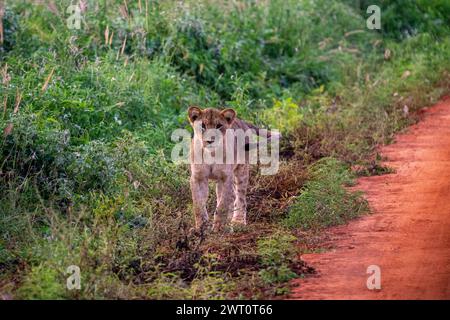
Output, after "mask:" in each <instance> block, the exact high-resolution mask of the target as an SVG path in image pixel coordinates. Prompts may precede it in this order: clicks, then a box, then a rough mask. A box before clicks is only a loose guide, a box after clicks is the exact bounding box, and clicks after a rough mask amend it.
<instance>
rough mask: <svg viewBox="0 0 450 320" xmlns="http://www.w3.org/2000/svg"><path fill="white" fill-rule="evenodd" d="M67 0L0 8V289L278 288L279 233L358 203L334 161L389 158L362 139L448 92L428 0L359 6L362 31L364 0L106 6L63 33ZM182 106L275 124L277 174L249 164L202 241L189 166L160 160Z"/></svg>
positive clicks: (25, 294) (433, 6) (449, 41)
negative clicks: (216, 229)
mask: <svg viewBox="0 0 450 320" xmlns="http://www.w3.org/2000/svg"><path fill="white" fill-rule="evenodd" d="M69 3H70V1H68V0H67V1H49V2H48V4H36V3H35V1H31V0H21V1H7V2H6V10H5V14H4V16H3V17H2V22H3V23H2V25H3V35H4V41H3V43H2V44H0V71H1V72H0V80H1V84H0V130H2V132H3V130H7V131H9V134H6V135H4V134H2V136H1V138H0V269H2V270H4V272H2V274H1V275H0V291H2V292H5V293H7V294H9V295H11V296H13V297H17V298H23V299H27V298H29V299H40V298H41V299H51V298H58V299H83V298H87V299H93V298H96V299H108V298H111V299H112V298H120V299H127V298H130V299H133V298H136V299H143V298H154V299H174V298H180V299H210V298H217V299H222V298H227V297H228V298H229V297H231V298H236V299H239V298H258V297H271V296H273V295H276V294H284V293H286V292H287V291H286V281H288V280H289V279H291V278H293V277H296V276H299V275H300V276H301V274H302V272H303V271H301V270H300V269H299V268H297V267H296V263H298V261H297V260H296V259H297V258H296V257H297V252H296V251H295V250H294V251H292V250H293V249H294V248H295V241H294V238H293V235H292V234H295V232H296V231H295V230H296V229H302V230H305V229H313V230H321V229H322V228H324V227H326V226H329V225H334V224H338V223H344V222H346V221H348V220H349V219H351V218H353V217H355V216H358V215H360V214H362V213H365V212H367V204H366V203H365V201H364V200H363V198H361V195H358V194H353V193H351V192H349V191H348V190H347V189H345V186H346V185H348V184H349V183H351V181H352V179H353V174H352V173H351V172H350V169H349V168H351V167H352V166H357V167H358V168H360V169H361V170H359V173H360V174H365V175H367V174H379V173H384V172H389V169H386V168H381V167H380V166H379V165H378V162H379V160H380V159H378V158H377V155H376V153H375V151H374V150H375V149H374V148H375V146H376V145H378V144H383V143H389V142H390V141H392V138H393V135H394V134H395V133H396V132H398V131H399V130H401V129H403V128H404V127H405V126H407V125H409V124H411V123H413V122H414V121H416V120H417V117H416V115H415V112H416V111H417V110H418V109H419V108H421V107H423V106H427V105H430V104H432V103H433V102H434V101H436V100H437V99H439V97H441V96H442V95H443V94H448V93H449V87H450V58H449V55H448V52H450V38H449V35H450V32H449V28H448V25H449V23H448V22H449V21H448V19H449V18H448V17H450V8H449V7H448V4H447V2H446V1H444V0H435V1H416V2H410V1H387V0H386V1H375V3H374V4H379V5H380V7H381V8H382V25H383V29H382V30H380V31H371V30H367V29H366V27H365V25H366V24H365V19H366V17H367V14H366V13H365V9H366V5H367V1H359V2H358V3H359V6H358V7H357V6H356V5H355V2H354V1H352V0H342V1H339V0H333V1H329V0H316V1H312V0H300V1H299V0H288V1H284V0H267V1H258V2H254V1H247V0H245V1H244V0H242V1H235V2H229V1H211V0H201V1H194V0H192V1H184V2H182V3H181V2H179V1H144V0H143V1H141V4H142V7H141V8H140V7H139V5H138V4H139V2H138V1H126V3H127V8H125V6H124V1H122V0H117V1H107V2H99V3H98V4H95V3H90V4H89V7H88V10H87V11H86V12H84V13H83V15H84V23H83V24H82V28H81V29H80V30H71V29H69V28H67V25H66V19H67V14H66V8H67V6H68V5H69ZM105 4H107V5H105ZM145 4H147V6H146V5H145ZM370 4H372V3H370ZM106 38H107V40H106ZM387 52H390V55H387ZM385 56H386V57H385ZM192 104H196V105H201V106H229V107H233V108H235V109H236V110H237V112H238V115H239V116H240V117H242V118H244V119H246V120H248V121H250V122H253V123H255V124H258V125H260V126H265V127H271V128H275V129H279V130H280V131H281V132H282V133H283V136H284V138H283V141H282V154H283V159H282V160H283V161H282V163H281V166H280V173H279V174H278V175H277V176H276V177H270V176H269V177H264V176H259V175H257V174H255V175H253V176H252V184H251V188H250V195H249V218H250V225H249V226H247V227H246V228H243V229H242V230H236V232H234V233H232V234H227V235H223V236H222V237H221V238H219V239H218V238H217V237H215V236H214V235H211V236H209V237H207V238H206V239H204V240H203V241H201V239H198V238H195V237H190V236H189V232H188V231H189V229H190V228H191V227H192V225H193V217H192V213H191V200H190V190H189V183H188V180H189V171H188V168H187V167H185V166H179V165H176V164H174V163H173V162H172V161H171V160H170V152H171V148H172V146H173V144H174V143H173V142H172V141H171V139H170V137H171V133H172V131H173V130H174V129H177V128H188V127H189V125H188V123H187V120H186V110H187V108H188V106H189V105H192ZM405 106H407V109H408V113H405V112H404V110H405ZM286 226H287V227H288V228H286ZM289 228H292V229H294V230H290V231H288V230H289ZM280 230H282V231H280ZM291 233H292V234H291ZM72 264H75V265H78V266H79V267H80V269H81V273H82V289H81V290H79V291H78V290H72V291H69V290H67V289H66V288H65V280H66V277H67V275H65V274H64V272H65V270H66V268H67V266H69V265H72Z"/></svg>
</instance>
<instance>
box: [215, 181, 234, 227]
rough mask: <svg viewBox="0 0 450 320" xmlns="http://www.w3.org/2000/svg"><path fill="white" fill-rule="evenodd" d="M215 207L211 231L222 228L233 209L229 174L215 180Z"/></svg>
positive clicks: (231, 183)
mask: <svg viewBox="0 0 450 320" xmlns="http://www.w3.org/2000/svg"><path fill="white" fill-rule="evenodd" d="M216 198H217V207H216V212H215V214H214V225H213V231H220V230H222V228H223V226H224V225H225V224H226V222H227V219H228V216H229V215H230V214H231V211H232V210H233V200H234V194H233V181H232V177H231V176H229V175H228V176H225V177H224V178H222V179H219V180H218V181H217V186H216Z"/></svg>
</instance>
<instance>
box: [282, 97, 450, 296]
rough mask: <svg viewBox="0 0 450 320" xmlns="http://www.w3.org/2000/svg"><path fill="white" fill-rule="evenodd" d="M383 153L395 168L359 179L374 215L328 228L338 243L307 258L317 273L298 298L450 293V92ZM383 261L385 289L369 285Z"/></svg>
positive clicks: (297, 288) (297, 287)
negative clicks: (374, 269) (371, 269)
mask: <svg viewBox="0 0 450 320" xmlns="http://www.w3.org/2000/svg"><path fill="white" fill-rule="evenodd" d="M379 152H380V153H381V154H382V155H383V156H384V157H386V158H387V159H388V160H387V161H385V162H384V163H383V165H387V166H389V167H391V168H394V169H395V172H394V173H391V174H386V175H382V176H372V177H363V178H359V179H358V183H357V185H356V187H355V189H357V190H362V191H363V192H364V193H365V195H366V198H367V200H368V201H369V204H370V207H371V209H372V212H373V213H372V214H370V215H366V216H364V217H362V218H359V219H356V220H353V221H352V222H350V223H349V224H347V225H342V226H338V227H333V228H331V229H329V230H327V231H325V232H326V233H327V238H328V239H329V241H328V242H327V243H325V244H324V245H325V246H326V247H328V248H331V250H328V251H326V252H322V253H311V254H304V255H302V256H301V259H302V260H303V261H305V262H306V263H307V264H308V265H310V266H312V267H313V268H315V269H316V271H317V274H316V275H311V276H306V278H305V279H296V280H294V281H293V286H294V287H293V290H292V291H293V292H292V294H291V295H290V298H291V299H450V98H445V99H444V100H442V101H441V102H440V103H438V104H437V105H435V106H433V107H431V108H426V109H424V110H423V111H422V113H421V121H419V122H418V123H417V124H416V125H413V126H411V127H410V128H408V129H407V130H406V131H405V132H404V133H401V134H399V135H397V137H396V142H395V143H394V144H391V145H388V146H383V147H381V148H380V150H379ZM371 265H376V266H379V268H380V271H381V289H372V290H370V289H368V287H367V280H368V278H369V277H370V276H371V274H368V273H367V268H368V267H369V266H371Z"/></svg>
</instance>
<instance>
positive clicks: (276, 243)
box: [257, 231, 297, 284]
mask: <svg viewBox="0 0 450 320" xmlns="http://www.w3.org/2000/svg"><path fill="white" fill-rule="evenodd" d="M295 240H296V238H295V237H294V236H293V235H292V234H290V233H288V232H286V231H278V232H276V233H274V234H273V235H271V236H269V237H267V238H263V239H260V240H258V243H257V246H258V255H259V257H260V260H261V264H262V265H263V266H264V269H262V270H261V271H260V272H259V275H260V277H261V279H262V280H263V281H264V282H265V283H268V284H272V283H283V282H286V281H289V280H290V279H293V278H296V277H297V274H296V273H295V272H294V271H292V270H291V268H290V267H289V265H290V264H291V263H292V262H293V261H294V260H295V258H296V254H297V250H296V249H295V243H294V241H295Z"/></svg>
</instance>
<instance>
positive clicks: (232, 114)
mask: <svg viewBox="0 0 450 320" xmlns="http://www.w3.org/2000/svg"><path fill="white" fill-rule="evenodd" d="M220 114H221V115H223V116H224V118H225V120H227V122H228V124H232V123H233V121H234V119H235V118H236V111H234V110H233V109H225V110H222V111H221V112H220Z"/></svg>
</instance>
